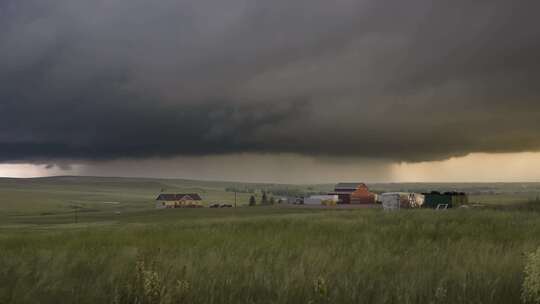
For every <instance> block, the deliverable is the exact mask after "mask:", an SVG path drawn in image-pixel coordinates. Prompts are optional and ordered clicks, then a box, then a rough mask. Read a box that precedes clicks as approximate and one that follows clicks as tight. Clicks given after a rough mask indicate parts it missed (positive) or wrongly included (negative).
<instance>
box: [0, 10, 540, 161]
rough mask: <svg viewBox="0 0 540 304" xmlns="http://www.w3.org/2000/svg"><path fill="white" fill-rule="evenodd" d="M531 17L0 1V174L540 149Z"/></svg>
mask: <svg viewBox="0 0 540 304" xmlns="http://www.w3.org/2000/svg"><path fill="white" fill-rule="evenodd" d="M539 8H540V5H539V4H537V2H535V1H507V0H495V1H463V0H454V1H428V0H413V1H397V0H387V1H376V0H364V1H360V0H358V1H355V0H339V1H326V0H315V1H314V0H309V1H308V0H294V1H290V0H274V1H263V0H226V1H223V0H220V1H216V0H197V1H194V0H174V1H173V0H166V1H159V2H155V1H149V0H129V1H128V0H99V1H79V0H75V1H74V0H69V1H68V0H54V1H53V0H39V1H38V0H26V1H19V0H17V1H15V0H7V1H2V2H0V160H2V161H32V160H33V161H40V160H47V159H96V160H105V159H113V158H123V157H154V156H174V155H208V154H228V153H236V152H254V153H259V152H261V153H267V152H268V153H275V152H292V153H300V154H313V155H329V156H358V157H372V158H387V159H393V160H406V161H420V160H432V159H444V158H447V157H451V156H459V155H464V154H467V153H470V152H509V151H530V150H538V149H540V136H539V135H538V131H539V130H540V86H539V85H538V81H539V80H540V61H538V60H537V56H538V54H540V24H539V23H540V22H539V21H538V20H537V17H536V16H535V14H536V13H537V12H538V9H539Z"/></svg>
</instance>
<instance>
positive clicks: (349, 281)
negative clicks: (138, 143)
mask: <svg viewBox="0 0 540 304" xmlns="http://www.w3.org/2000/svg"><path fill="white" fill-rule="evenodd" d="M230 186H231V183H220V182H195V181H184V180H152V179H115V178H111V179H107V178H69V177H65V178H51V179H36V180H12V179H4V180H0V303H2V304H4V303H426V304H431V303H521V301H522V300H521V295H522V292H523V289H522V288H523V287H522V286H523V282H524V279H525V275H524V269H525V264H526V262H527V254H528V253H530V252H533V251H534V250H536V249H537V248H538V247H539V246H540V237H539V236H540V212H539V211H540V208H539V207H540V203H538V202H536V199H535V197H536V192H535V191H536V190H530V189H531V187H532V186H530V185H529V186H528V187H525V188H526V189H527V190H526V191H523V192H519V193H517V192H518V191H517V190H515V189H523V187H519V186H516V185H506V186H505V187H503V188H504V189H502V188H501V187H499V188H497V189H495V190H493V193H491V194H485V193H484V191H486V190H485V189H484V188H486V187H491V186H487V185H480V187H482V188H481V189H480V190H478V191H479V193H484V194H476V195H477V196H478V198H482V200H483V201H482V202H484V205H483V207H482V206H476V207H470V208H461V209H455V210H448V211H434V210H401V211H399V212H384V211H383V210H378V209H362V210H320V209H298V208H292V209H291V208H284V207H280V206H256V207H247V206H242V207H240V208H223V209H210V208H203V209H174V210H156V209H154V204H153V199H154V198H155V194H156V193H158V192H159V191H160V190H161V189H162V188H166V189H167V190H168V191H171V192H175V191H178V192H199V193H201V195H202V196H203V198H205V199H207V198H210V199H208V200H209V201H213V200H215V201H224V202H232V201H231V200H233V199H234V193H231V192H228V191H225V188H227V187H230ZM236 186H238V185H236ZM251 186H253V185H250V187H251ZM392 186H393V187H399V185H398V186H396V185H392ZM417 186H418V185H417ZM420 186H422V185H420ZM257 187H261V188H263V187H264V188H266V189H268V188H272V187H273V186H272V185H263V184H260V185H257ZM275 187H277V186H275ZM280 187H281V186H280ZM290 187H298V190H299V191H303V190H306V191H308V190H309V189H308V188H310V189H324V187H328V186H327V185H315V186H290ZM317 187H318V188H317ZM402 187H410V185H404V186H403V185H402ZM447 187H451V185H448V186H447ZM388 188H389V189H390V190H391V189H393V188H392V187H390V186H388ZM471 191H473V190H471ZM488 191H492V190H488ZM505 191H506V192H505ZM249 195H250V194H248V193H242V194H241V195H239V201H241V202H242V204H245V203H247V199H248V197H249ZM480 195H483V196H480ZM489 196H492V197H493V198H499V199H500V200H495V199H493V200H490V199H489ZM111 202H117V203H118V204H111ZM74 206H75V207H74ZM539 273H540V270H539Z"/></svg>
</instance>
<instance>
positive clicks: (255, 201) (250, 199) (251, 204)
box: [249, 195, 257, 206]
mask: <svg viewBox="0 0 540 304" xmlns="http://www.w3.org/2000/svg"><path fill="white" fill-rule="evenodd" d="M256 203H257V200H256V199H255V195H252V196H251V197H250V198H249V205H250V206H255V204H256Z"/></svg>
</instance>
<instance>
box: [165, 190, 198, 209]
mask: <svg viewBox="0 0 540 304" xmlns="http://www.w3.org/2000/svg"><path fill="white" fill-rule="evenodd" d="M156 201H157V203H156V208H159V209H163V208H187V207H202V199H201V197H200V196H199V194H197V193H175V194H172V193H162V194H160V195H159V196H158V197H157V198H156Z"/></svg>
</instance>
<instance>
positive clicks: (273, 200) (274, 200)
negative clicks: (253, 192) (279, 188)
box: [270, 196, 276, 205]
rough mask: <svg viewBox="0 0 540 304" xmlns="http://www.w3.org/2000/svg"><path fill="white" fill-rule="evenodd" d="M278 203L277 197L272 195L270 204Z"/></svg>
mask: <svg viewBox="0 0 540 304" xmlns="http://www.w3.org/2000/svg"><path fill="white" fill-rule="evenodd" d="M275 203H276V199H275V198H274V197H273V196H272V197H270V205H273V204H275Z"/></svg>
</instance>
